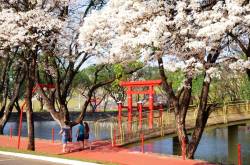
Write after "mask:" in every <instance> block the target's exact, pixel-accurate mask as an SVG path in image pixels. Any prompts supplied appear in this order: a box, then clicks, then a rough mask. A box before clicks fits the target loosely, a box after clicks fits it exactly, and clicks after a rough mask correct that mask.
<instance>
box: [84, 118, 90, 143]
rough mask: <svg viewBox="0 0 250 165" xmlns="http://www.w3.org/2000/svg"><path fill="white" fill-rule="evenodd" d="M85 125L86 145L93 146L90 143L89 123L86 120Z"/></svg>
mask: <svg viewBox="0 0 250 165" xmlns="http://www.w3.org/2000/svg"><path fill="white" fill-rule="evenodd" d="M84 127H85V130H84V140H85V143H86V145H87V144H88V146H89V147H91V146H90V145H89V142H88V139H89V125H88V123H87V122H84Z"/></svg>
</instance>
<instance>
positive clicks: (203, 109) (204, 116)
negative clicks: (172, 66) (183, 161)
mask: <svg viewBox="0 0 250 165" xmlns="http://www.w3.org/2000/svg"><path fill="white" fill-rule="evenodd" d="M206 76H209V75H206V73H205V75H204V80H205V78H206ZM210 81H211V78H210ZM210 81H209V82H207V81H204V82H203V85H202V90H201V95H200V104H199V110H198V116H197V118H196V123H195V129H194V132H193V134H192V138H191V141H190V143H189V144H188V149H187V157H188V158H189V159H193V158H194V153H195V151H196V149H197V147H198V144H199V142H200V140H201V136H202V134H203V131H204V128H205V127H206V123H207V120H208V117H209V111H210V109H209V108H207V100H208V93H209V87H210Z"/></svg>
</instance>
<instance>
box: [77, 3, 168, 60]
mask: <svg viewBox="0 0 250 165" xmlns="http://www.w3.org/2000/svg"><path fill="white" fill-rule="evenodd" d="M164 8H165V7H164V4H163V2H161V1H160V2H159V1H157V0H150V1H143V0H110V1H109V2H108V3H107V5H106V6H105V7H104V8H103V9H102V10H100V11H95V12H93V13H92V14H91V15H90V16H89V17H87V18H86V19H85V20H84V23H83V25H82V28H81V29H80V39H79V41H80V43H81V44H82V46H83V49H84V51H86V52H90V53H94V54H102V55H103V56H104V57H105V58H106V59H107V60H110V62H115V61H123V60H128V59H130V60H131V59H136V58H138V57H139V56H143V57H144V59H148V58H149V56H150V55H151V53H152V52H153V49H160V50H161V49H163V46H164V41H165V40H166V37H168V35H169V33H167V32H166V31H165V28H166V23H167V22H166V20H167V18H166V16H165V12H164Z"/></svg>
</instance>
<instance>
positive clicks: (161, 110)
mask: <svg viewBox="0 0 250 165" xmlns="http://www.w3.org/2000/svg"><path fill="white" fill-rule="evenodd" d="M162 114H163V105H162V103H160V125H162Z"/></svg>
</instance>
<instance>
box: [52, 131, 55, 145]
mask: <svg viewBox="0 0 250 165" xmlns="http://www.w3.org/2000/svg"><path fill="white" fill-rule="evenodd" d="M51 134H52V143H54V142H55V129H54V128H52V130H51Z"/></svg>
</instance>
